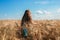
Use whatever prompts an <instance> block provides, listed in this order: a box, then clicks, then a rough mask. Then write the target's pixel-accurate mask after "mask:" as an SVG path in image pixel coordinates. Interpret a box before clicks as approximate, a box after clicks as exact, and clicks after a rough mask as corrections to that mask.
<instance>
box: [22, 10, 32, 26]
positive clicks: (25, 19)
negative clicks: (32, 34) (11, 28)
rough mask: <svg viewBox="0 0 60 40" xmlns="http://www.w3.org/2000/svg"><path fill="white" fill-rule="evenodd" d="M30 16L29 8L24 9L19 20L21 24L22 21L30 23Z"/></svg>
mask: <svg viewBox="0 0 60 40" xmlns="http://www.w3.org/2000/svg"><path fill="white" fill-rule="evenodd" d="M31 21H32V18H31V12H30V10H26V11H25V13H24V15H23V17H22V21H21V26H23V24H24V23H27V24H28V23H31Z"/></svg>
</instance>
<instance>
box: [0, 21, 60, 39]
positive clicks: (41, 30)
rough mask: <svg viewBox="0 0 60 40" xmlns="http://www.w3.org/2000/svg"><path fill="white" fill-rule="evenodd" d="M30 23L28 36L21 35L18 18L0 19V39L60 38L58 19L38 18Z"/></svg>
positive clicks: (59, 22)
mask: <svg viewBox="0 0 60 40" xmlns="http://www.w3.org/2000/svg"><path fill="white" fill-rule="evenodd" d="M35 22H36V23H37V24H30V27H28V32H29V33H28V34H29V35H28V37H27V38H24V37H23V36H22V35H21V26H20V21H19V20H0V40H60V20H40V21H35Z"/></svg>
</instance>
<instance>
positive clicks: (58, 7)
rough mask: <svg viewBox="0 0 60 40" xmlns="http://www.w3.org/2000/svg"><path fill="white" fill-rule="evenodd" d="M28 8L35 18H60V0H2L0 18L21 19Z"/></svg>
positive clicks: (0, 1)
mask: <svg viewBox="0 0 60 40" xmlns="http://www.w3.org/2000/svg"><path fill="white" fill-rule="evenodd" d="M26 9H29V10H30V11H31V16H32V19H33V20H45V19H48V20H49V19H52V20H55V19H59V20H60V0H0V20H5V19H14V20H15V19H20V20H21V19H22V17H23V14H24V12H25V10H26Z"/></svg>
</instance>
